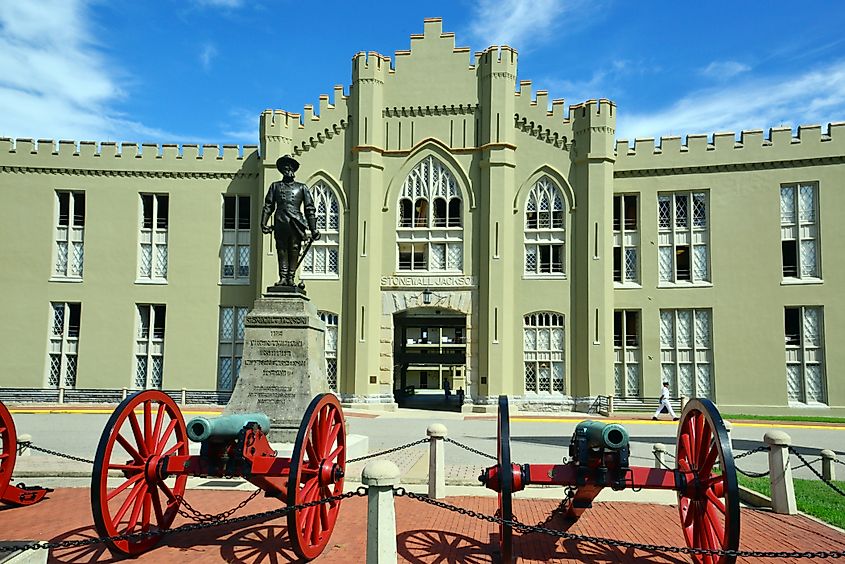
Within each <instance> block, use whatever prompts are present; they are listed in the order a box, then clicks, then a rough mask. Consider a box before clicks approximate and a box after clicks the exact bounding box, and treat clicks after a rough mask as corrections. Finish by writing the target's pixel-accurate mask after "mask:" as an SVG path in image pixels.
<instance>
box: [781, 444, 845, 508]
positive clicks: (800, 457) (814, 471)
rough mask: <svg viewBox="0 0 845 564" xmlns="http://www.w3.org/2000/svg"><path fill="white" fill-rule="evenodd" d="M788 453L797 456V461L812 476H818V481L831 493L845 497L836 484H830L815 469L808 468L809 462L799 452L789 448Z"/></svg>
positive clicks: (844, 493) (844, 492)
mask: <svg viewBox="0 0 845 564" xmlns="http://www.w3.org/2000/svg"><path fill="white" fill-rule="evenodd" d="M789 453H790V454H794V455H795V456H797V457H798V460H800V461H801V462H803V463H804V465H805V466H806V467H807V468H809V469H810V470H811V471H812V472H813V474H815V475H816V476H818V478H819V480H821V481H822V482H824V483H825V484H827V485H828V486H829V487H830V489H832V490H833V491H835V492H836V493H838V494H839V495H841V496H845V491H842V490H841V489H840V488H839V487H838V486H837V485H836V484H834V483H833V482H831V481H830V480H826V479H825V477H824V476H822V475H821V474H820V473H819V471H818V470H816V469H815V468H813V467H812V466H810V463H809V462H807V459H806V458H804V457H803V456H802V455H801V453H800V452H798V451H797V450H795V449H794V448H792V447H789Z"/></svg>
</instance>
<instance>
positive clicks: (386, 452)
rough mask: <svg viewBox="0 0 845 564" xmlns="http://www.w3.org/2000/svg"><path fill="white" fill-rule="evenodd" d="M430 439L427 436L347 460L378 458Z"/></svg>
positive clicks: (348, 461) (357, 460)
mask: <svg viewBox="0 0 845 564" xmlns="http://www.w3.org/2000/svg"><path fill="white" fill-rule="evenodd" d="M430 440H431V439H429V438H428V437H426V438H424V439H420V440H418V441H414V442H412V443H408V444H406V445H402V446H398V447H394V448H389V449H387V450H383V451H381V452H374V453H372V454H367V455H364V456H359V457H358V458H350V459H349V460H347V461H346V463H347V464H352V463H353V462H360V461H361V460H367V459H368V458H376V457H377V456H384V455H385V454H390V453H391V452H397V451H400V450H405V449H406V448H411V447H413V446H417V445H421V444H423V443H427V442H429V441H430Z"/></svg>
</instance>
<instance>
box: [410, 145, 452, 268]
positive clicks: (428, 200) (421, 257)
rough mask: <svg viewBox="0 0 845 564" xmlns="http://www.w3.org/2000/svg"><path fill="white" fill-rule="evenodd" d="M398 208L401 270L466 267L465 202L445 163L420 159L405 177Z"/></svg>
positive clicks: (428, 158)
mask: <svg viewBox="0 0 845 564" xmlns="http://www.w3.org/2000/svg"><path fill="white" fill-rule="evenodd" d="M397 207H398V211H399V217H398V222H397V228H396V244H397V250H398V257H399V261H398V265H397V266H398V270H400V271H408V270H422V271H444V270H445V271H453V272H460V271H461V270H463V267H464V256H463V248H464V245H463V228H462V225H463V219H462V217H463V216H462V201H461V197H460V194H459V193H458V184H457V182H456V181H455V178H454V176H452V173H451V172H449V169H448V168H446V166H445V165H444V164H443V163H441V162H440V161H439V160H437V159H436V158H434V157H426V158H424V159H423V160H421V161H420V162H419V163H418V164H417V166H415V167H414V169H413V170H412V171H411V173H410V174H409V175H408V177H407V178H406V179H405V183H404V184H403V185H402V192H401V194H400V195H399V202H398V206H397Z"/></svg>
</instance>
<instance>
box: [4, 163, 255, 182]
mask: <svg viewBox="0 0 845 564" xmlns="http://www.w3.org/2000/svg"><path fill="white" fill-rule="evenodd" d="M0 172H9V173H13V174H32V173H34V174H64V175H72V176H107V177H126V178H197V179H218V178H220V179H228V180H231V179H234V178H258V173H257V172H240V171H239V172H209V171H187V170H186V171H175V170H108V169H91V168H65V167H40V166H5V165H3V166H0Z"/></svg>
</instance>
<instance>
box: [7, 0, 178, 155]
mask: <svg viewBox="0 0 845 564" xmlns="http://www.w3.org/2000/svg"><path fill="white" fill-rule="evenodd" d="M88 9H89V2H88V1H87V0H41V1H39V2H0V136H4V137H33V138H48V139H93V140H98V141H102V140H115V141H118V140H120V141H122V140H125V139H127V137H126V136H129V137H130V138H131V137H138V138H139V140H142V141H146V140H148V139H150V138H155V139H160V138H161V137H162V136H164V137H166V134H164V133H163V132H161V131H158V130H155V129H151V128H148V127H146V126H144V125H143V124H140V123H138V122H135V121H132V120H128V119H126V117H125V116H123V115H121V114H120V113H119V112H117V111H116V110H115V109H114V107H113V106H114V104H115V103H116V102H118V101H119V100H120V99H121V98H122V97H123V96H124V92H123V91H122V89H121V87H120V83H119V78H117V74H116V73H117V72H119V71H114V70H112V69H113V66H112V64H111V63H110V62H109V61H107V60H106V58H105V57H104V56H103V54H102V53H101V52H100V51H99V50H98V48H97V45H96V44H95V42H94V40H93V38H92V36H91V34H90V31H89V29H88V26H87V25H86V21H85V20H86V14H85V12H86V11H87V10H88ZM173 140H174V141H176V140H177V139H173Z"/></svg>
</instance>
